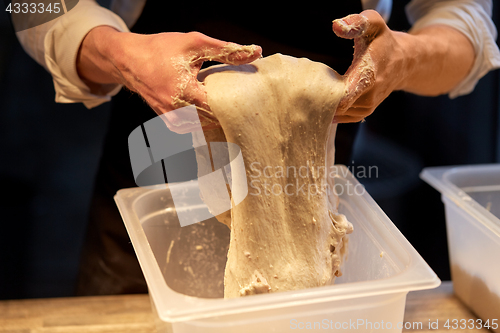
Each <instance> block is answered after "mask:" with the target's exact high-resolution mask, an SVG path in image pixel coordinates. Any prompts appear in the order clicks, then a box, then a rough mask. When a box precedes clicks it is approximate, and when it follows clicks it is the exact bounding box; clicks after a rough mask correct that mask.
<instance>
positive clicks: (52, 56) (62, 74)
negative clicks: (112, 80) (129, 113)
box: [17, 0, 129, 108]
mask: <svg viewBox="0 0 500 333" xmlns="http://www.w3.org/2000/svg"><path fill="white" fill-rule="evenodd" d="M103 25H105V26H111V27H113V28H115V29H117V30H118V31H129V30H128V27H127V25H126V24H125V23H124V22H123V20H122V19H121V18H120V17H119V16H117V15H116V14H114V13H113V12H111V11H109V10H108V9H106V8H104V7H101V6H99V5H98V4H97V3H96V2H95V1H93V0H80V1H79V2H78V4H77V5H76V6H75V8H73V9H72V10H70V11H69V12H68V13H66V14H64V15H63V16H61V17H60V18H58V19H56V20H54V21H51V22H48V23H45V24H42V25H40V26H37V27H34V28H31V29H27V30H25V31H21V32H18V33H17V36H18V39H19V41H20V42H21V44H22V46H23V48H24V49H25V50H26V52H27V53H28V54H29V55H30V56H31V57H32V58H33V59H35V60H36V61H37V62H38V63H40V64H41V65H42V66H44V67H45V68H46V69H47V70H48V71H49V72H50V74H51V75H52V78H53V82H54V88H55V92H56V96H55V100H56V102H58V103H83V104H84V105H85V106H86V107H87V108H92V107H95V106H97V105H100V104H102V103H104V102H107V101H109V100H110V99H111V97H112V96H114V95H116V94H117V93H118V91H120V89H121V88H122V85H118V84H117V85H116V86H115V87H114V88H113V89H108V91H109V92H108V93H107V94H106V95H95V94H92V93H91V92H90V89H89V87H88V86H87V85H86V84H85V83H84V82H83V81H82V80H81V79H80V77H79V75H78V72H77V68H76V58H77V55H78V50H79V48H80V45H81V43H82V41H83V39H84V38H85V36H86V35H87V34H88V32H89V31H90V30H92V29H93V28H95V27H97V26H103Z"/></svg>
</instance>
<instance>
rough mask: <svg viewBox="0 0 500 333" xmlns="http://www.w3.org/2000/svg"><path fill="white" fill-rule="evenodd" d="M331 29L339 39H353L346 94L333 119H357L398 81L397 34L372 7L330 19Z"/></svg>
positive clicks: (400, 61)
mask: <svg viewBox="0 0 500 333" xmlns="http://www.w3.org/2000/svg"><path fill="white" fill-rule="evenodd" d="M333 31H334V32H335V34H336V35H337V36H339V37H341V38H347V39H354V59H353V62H352V64H351V66H350V67H349V69H348V70H347V72H346V73H345V78H346V80H347V81H346V84H347V87H346V88H347V93H346V95H345V96H344V98H342V100H341V101H340V104H339V106H338V108H337V113H336V115H335V118H334V121H336V122H341V123H344V122H358V121H361V120H363V119H364V118H365V117H367V116H368V115H370V114H371V113H372V112H373V111H374V110H375V108H376V107H377V106H378V105H379V104H380V103H381V102H382V101H383V100H384V99H385V98H386V97H387V96H388V95H389V94H390V93H391V92H392V91H393V90H395V89H397V88H398V87H399V85H400V83H401V80H402V78H403V75H402V72H403V70H404V66H405V61H404V60H405V57H404V50H403V48H402V47H401V46H400V45H399V42H398V34H400V33H399V32H396V31H392V30H390V29H389V28H388V27H387V25H386V24H385V22H384V19H383V18H382V17H381V16H380V15H379V14H378V13H377V12H375V11H372V10H367V11H364V12H362V13H361V14H354V15H349V16H347V17H344V18H342V19H337V20H335V21H333Z"/></svg>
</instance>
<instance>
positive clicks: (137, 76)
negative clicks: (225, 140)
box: [77, 26, 262, 128]
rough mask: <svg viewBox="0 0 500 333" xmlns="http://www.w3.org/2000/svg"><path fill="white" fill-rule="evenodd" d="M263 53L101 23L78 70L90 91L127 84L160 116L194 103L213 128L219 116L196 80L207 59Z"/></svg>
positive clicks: (246, 58) (237, 59)
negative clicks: (211, 108)
mask: <svg viewBox="0 0 500 333" xmlns="http://www.w3.org/2000/svg"><path fill="white" fill-rule="evenodd" d="M261 54H262V50H261V48H260V47H259V46H255V45H250V46H241V45H238V44H234V43H228V42H223V41H220V40H217V39H214V38H210V37H208V36H206V35H203V34H201V33H197V32H190V33H160V34H153V35H140V34H133V33H125V32H118V31H117V30H115V29H113V28H111V27H107V26H102V27H97V28H94V29H93V30H91V31H90V32H89V34H88V35H87V36H86V37H85V39H84V41H83V43H82V46H81V49H80V52H79V55H78V61H77V68H78V72H79V75H80V77H82V78H83V79H84V80H86V83H87V85H89V87H90V88H91V89H92V88H94V89H102V87H103V84H107V83H121V84H124V85H125V86H126V87H127V88H128V89H130V90H132V91H134V92H136V93H138V94H139V95H141V96H142V98H143V99H144V100H145V101H146V102H147V103H148V104H149V105H150V106H151V108H152V109H153V110H154V111H155V112H156V113H157V114H158V115H162V114H165V113H168V112H169V111H171V110H174V109H177V108H180V107H183V106H186V105H190V104H194V105H196V106H197V108H198V111H199V112H198V113H199V115H200V119H201V120H202V125H203V126H204V127H205V128H211V127H213V126H210V125H211V123H212V121H213V120H214V118H213V116H212V114H211V111H210V107H209V106H208V104H207V97H206V91H205V88H204V86H203V84H201V83H200V82H199V81H198V80H197V78H196V77H197V75H198V72H199V70H200V67H201V65H202V64H203V62H204V61H207V60H213V61H218V62H222V63H226V64H233V65H239V64H244V63H249V62H251V61H253V60H256V59H258V58H259V57H261ZM166 116H167V119H168V114H167V115H166ZM168 120H169V121H171V122H176V121H178V119H168ZM180 121H182V120H180Z"/></svg>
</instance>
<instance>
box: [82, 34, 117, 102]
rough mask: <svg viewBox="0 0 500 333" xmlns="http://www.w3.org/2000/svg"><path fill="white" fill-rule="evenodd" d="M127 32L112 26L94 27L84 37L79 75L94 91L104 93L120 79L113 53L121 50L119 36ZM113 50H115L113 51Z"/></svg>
mask: <svg viewBox="0 0 500 333" xmlns="http://www.w3.org/2000/svg"><path fill="white" fill-rule="evenodd" d="M123 34H126V33H122V32H119V31H118V30H116V29H115V28H113V27H110V26H99V27H96V28H94V29H92V30H91V31H90V32H89V33H88V34H87V35H86V36H85V38H84V40H83V42H82V44H81V46H80V50H79V51H78V56H77V60H76V67H77V70H78V75H79V76H80V78H81V79H82V81H84V82H85V83H86V84H87V85H88V86H89V88H90V90H91V91H92V93H94V94H97V95H102V94H105V93H106V92H107V90H108V89H109V88H111V87H114V86H115V85H116V84H117V83H123V82H121V80H120V76H119V73H118V70H117V68H116V66H115V64H114V61H113V57H112V54H113V52H115V53H116V52H119V50H118V49H116V48H117V47H119V44H118V43H117V38H120V35H123ZM112 51H113V52H112Z"/></svg>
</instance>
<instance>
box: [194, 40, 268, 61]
mask: <svg viewBox="0 0 500 333" xmlns="http://www.w3.org/2000/svg"><path fill="white" fill-rule="evenodd" d="M201 43H202V44H203V45H200V47H199V48H198V49H197V56H196V60H195V61H196V63H197V65H201V63H202V62H203V61H218V62H222V63H224V64H229V65H242V64H247V63H250V62H252V61H254V60H257V59H259V58H260V57H262V48H261V47H260V46H258V45H240V44H236V43H229V42H224V41H221V40H218V39H215V38H211V37H208V36H204V38H203V41H201Z"/></svg>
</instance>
